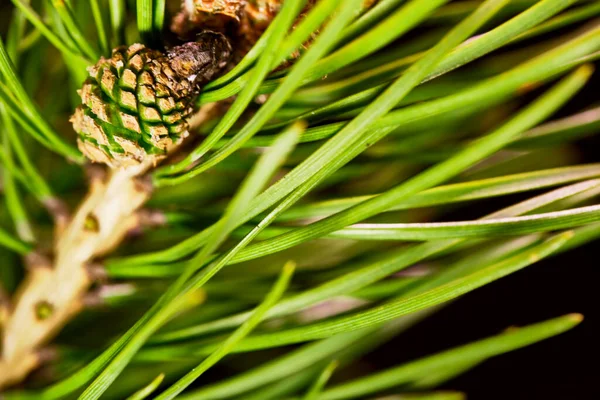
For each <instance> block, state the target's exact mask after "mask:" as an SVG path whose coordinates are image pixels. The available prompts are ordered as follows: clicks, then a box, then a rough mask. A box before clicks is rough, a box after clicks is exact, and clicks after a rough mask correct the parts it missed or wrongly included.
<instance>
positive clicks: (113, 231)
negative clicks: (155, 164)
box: [0, 164, 152, 388]
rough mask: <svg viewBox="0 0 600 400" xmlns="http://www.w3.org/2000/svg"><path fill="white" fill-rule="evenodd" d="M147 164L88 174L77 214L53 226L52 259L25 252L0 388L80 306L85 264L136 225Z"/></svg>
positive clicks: (33, 361)
mask: <svg viewBox="0 0 600 400" xmlns="http://www.w3.org/2000/svg"><path fill="white" fill-rule="evenodd" d="M150 167H152V165H144V164H140V165H137V166H135V167H130V168H126V169H120V170H114V171H112V172H111V173H110V174H109V175H108V177H107V178H106V179H105V180H102V179H93V180H92V181H91V185H90V190H89V193H88V195H87V196H86V198H85V199H84V200H83V201H82V203H81V205H80V207H79V209H78V211H77V212H76V214H75V215H74V216H73V218H72V219H71V220H70V221H69V222H68V223H67V224H65V227H64V229H61V230H59V231H58V232H57V236H56V241H55V244H54V261H53V262H49V261H47V260H46V261H44V260H45V259H44V258H43V257H37V256H34V257H29V261H30V264H31V265H30V267H31V268H30V269H29V273H28V276H27V278H26V279H25V281H24V282H23V283H22V284H21V287H20V288H19V290H18V292H17V295H16V297H15V299H14V308H13V309H12V310H10V311H9V312H8V315H7V316H5V318H4V320H5V323H4V327H3V328H4V334H3V343H2V349H3V350H2V359H1V360H0V388H2V387H6V386H8V385H10V384H12V383H16V382H20V381H21V380H22V379H24V378H25V376H27V374H28V373H29V372H30V371H31V370H33V369H34V368H36V367H37V366H39V364H40V360H41V358H40V350H41V347H42V346H43V345H44V344H45V343H47V342H48V341H49V340H50V339H51V338H52V337H53V336H54V335H55V334H56V333H57V332H58V331H60V329H61V328H62V327H63V326H64V325H65V324H66V323H67V322H68V321H69V320H70V319H71V318H72V316H74V315H75V314H76V313H77V312H79V311H80V309H81V308H82V305H83V299H84V296H85V294H86V293H87V291H88V289H89V287H90V284H91V283H92V280H91V279H90V277H89V274H88V272H87V270H88V269H87V268H86V267H87V265H88V263H89V262H90V261H91V260H93V259H94V258H96V257H99V256H101V255H103V254H106V253H108V252H110V251H111V250H112V249H114V248H115V247H116V246H117V245H119V243H120V242H121V241H122V240H123V238H124V237H125V235H126V234H127V232H128V231H129V230H130V229H132V228H134V227H135V225H136V223H137V221H138V217H137V211H138V209H139V208H140V207H141V206H142V205H143V204H144V203H145V202H146V200H147V199H148V198H149V196H150V192H151V190H150V186H149V185H147V184H143V183H142V182H141V181H140V178H139V177H140V176H141V175H142V174H144V173H145V172H146V171H147V170H148V169H149V168H150Z"/></svg>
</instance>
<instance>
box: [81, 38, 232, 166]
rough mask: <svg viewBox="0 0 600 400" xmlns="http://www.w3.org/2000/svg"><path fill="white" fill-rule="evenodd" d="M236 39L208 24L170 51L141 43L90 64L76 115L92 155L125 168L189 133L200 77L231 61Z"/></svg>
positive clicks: (162, 152) (156, 156)
mask: <svg viewBox="0 0 600 400" xmlns="http://www.w3.org/2000/svg"><path fill="white" fill-rule="evenodd" d="M230 53H231V46H230V45H229V42H228V41H227V39H226V38H225V37H224V36H223V35H222V34H220V33H215V32H211V31H205V32H202V33H200V34H199V35H198V36H197V40H196V41H195V42H189V43H185V44H183V45H181V46H176V47H173V48H171V49H169V50H168V51H167V54H165V53H163V52H161V51H158V50H153V49H149V48H147V47H146V46H144V45H142V44H134V45H131V46H129V47H128V48H126V47H119V48H116V49H115V50H113V52H112V56H111V57H110V58H108V59H105V58H103V57H102V58H101V59H100V61H98V63H96V65H94V66H92V67H90V68H88V72H89V74H90V76H89V78H88V79H87V80H86V81H85V82H84V84H83V87H82V89H81V90H80V91H79V92H78V93H79V95H80V96H81V102H82V104H81V105H80V106H79V107H77V109H76V110H75V114H74V115H73V116H72V117H71V122H72V123H73V127H74V129H75V131H76V132H77V133H78V135H79V137H78V145H79V149H80V150H81V151H82V152H83V153H84V154H85V155H86V156H87V157H88V158H89V159H90V160H91V161H93V162H101V163H105V164H107V165H109V166H110V167H112V168H123V167H128V166H133V165H137V164H140V163H142V162H148V161H150V162H152V163H154V164H156V163H157V162H158V161H160V160H161V159H163V158H164V157H165V156H166V155H167V153H168V152H169V151H170V150H171V149H173V148H175V147H177V146H178V145H179V144H180V143H181V141H182V140H183V139H184V138H185V137H187V136H188V135H189V132H188V123H187V118H188V117H189V116H190V114H191V113H192V112H193V110H194V104H195V100H196V98H197V96H198V94H199V93H200V90H201V87H202V85H204V84H205V83H206V82H208V81H209V80H210V79H212V78H213V77H214V76H215V75H216V74H217V73H219V72H220V71H221V70H222V69H223V67H224V66H225V65H226V64H227V61H228V59H229V55H230Z"/></svg>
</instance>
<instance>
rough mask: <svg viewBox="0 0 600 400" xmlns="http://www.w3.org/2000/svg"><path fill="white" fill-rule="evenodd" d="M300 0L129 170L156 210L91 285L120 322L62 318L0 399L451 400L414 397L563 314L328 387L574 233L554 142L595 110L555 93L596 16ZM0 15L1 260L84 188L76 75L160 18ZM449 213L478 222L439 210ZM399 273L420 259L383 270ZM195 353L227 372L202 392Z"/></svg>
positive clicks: (578, 65)
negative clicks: (39, 363) (193, 117)
mask: <svg viewBox="0 0 600 400" xmlns="http://www.w3.org/2000/svg"><path fill="white" fill-rule="evenodd" d="M305 3H306V2H305V1H303V0H286V1H285V2H284V4H283V7H282V8H281V10H280V12H279V14H278V15H277V16H276V17H275V18H274V20H273V21H272V23H271V24H270V25H269V27H268V28H267V29H266V31H265V32H264V34H263V35H262V36H261V37H260V38H259V39H258V42H257V43H256V44H255V45H254V47H253V48H252V49H250V51H249V52H248V53H246V54H245V55H244V57H243V58H241V60H240V61H239V62H238V63H237V64H236V65H234V66H232V68H231V69H230V70H228V72H227V73H225V74H224V75H222V76H221V77H219V78H217V79H216V80H214V81H212V82H210V83H209V84H208V85H206V87H204V88H203V90H202V93H201V95H200V97H199V99H198V104H199V105H206V104H209V103H213V102H216V101H223V100H227V99H230V98H232V96H235V97H233V98H232V99H231V101H228V103H229V104H228V107H227V108H226V109H225V111H223V113H222V115H218V116H217V117H215V118H214V119H213V120H211V121H208V122H207V123H205V124H204V125H203V126H201V127H200V128H198V132H197V134H198V135H199V136H202V140H197V141H192V142H191V143H190V146H189V147H187V148H184V149H183V150H182V154H183V156H182V157H179V158H177V159H175V160H169V162H168V163H166V164H165V165H162V166H159V167H158V168H156V169H154V170H152V171H150V173H149V174H148V175H149V176H148V178H149V180H152V182H153V184H154V186H155V188H156V192H155V194H154V197H153V198H152V200H151V201H150V203H149V205H150V206H151V207H152V208H154V210H153V211H155V212H156V213H157V214H158V215H159V216H160V217H161V218H162V220H163V222H164V223H163V224H162V225H161V226H152V227H146V228H144V231H143V232H141V234H140V236H139V237H137V238H133V239H128V240H130V242H129V243H128V244H127V245H126V246H121V248H119V249H117V250H116V252H114V253H112V254H108V255H107V256H106V258H105V259H103V260H99V262H101V263H102V266H103V268H104V272H105V274H106V276H107V279H108V280H109V281H110V282H111V283H110V284H105V283H103V284H102V285H105V286H102V288H101V289H100V290H99V291H98V293H99V294H98V296H99V297H100V301H101V302H102V303H103V304H104V306H105V313H106V314H107V315H108V316H109V317H110V318H113V319H115V320H122V321H123V323H124V325H122V326H121V325H120V326H118V327H111V326H104V325H110V324H104V325H103V324H102V323H100V322H97V321H95V320H94V318H91V319H90V318H85V317H81V318H76V319H75V320H74V321H73V324H72V325H73V326H71V327H69V329H68V330H66V331H65V332H64V333H63V334H62V336H61V337H60V338H59V339H58V346H59V347H58V358H57V360H56V361H53V363H52V367H53V371H55V373H54V375H53V376H52V379H51V381H50V382H47V381H45V382H37V381H36V380H35V378H34V379H32V382H30V383H29V382H28V383H27V384H26V385H25V387H24V388H23V389H21V388H19V389H15V390H12V391H9V392H8V393H6V394H5V395H4V396H5V398H7V399H48V400H49V399H62V398H75V397H77V396H79V398H80V399H97V398H130V399H143V398H160V399H171V398H175V397H177V398H182V399H227V398H231V399H233V398H235V399H239V398H243V399H261V400H264V399H282V398H288V397H289V398H302V399H310V400H316V399H329V400H333V399H350V398H364V396H371V395H372V396H375V395H384V394H390V395H391V397H390V399H393V398H396V397H394V395H395V394H398V396H399V397H398V398H415V399H429V398H431V399H438V398H439V399H455V398H462V394H460V393H455V392H443V391H435V388H436V387H437V386H439V385H441V384H443V383H444V382H446V381H448V380H450V379H452V378H453V377H455V376H457V375H459V374H461V373H464V372H466V371H468V370H469V369H471V368H474V367H476V366H477V365H479V364H480V363H482V362H484V361H485V360H487V359H489V358H491V357H495V356H499V355H501V354H503V353H506V352H509V351H513V350H516V349H519V348H521V347H524V346H527V345H531V344H534V343H536V342H538V341H541V340H544V339H547V338H550V337H552V336H554V335H557V334H560V333H562V332H565V331H567V330H569V329H571V328H573V327H575V326H576V325H577V324H578V323H579V322H580V321H581V316H580V315H578V314H571V315H567V316H563V317H559V318H555V319H552V320H548V321H545V322H540V323H536V324H533V325H529V326H525V327H522V328H518V329H515V328H512V329H509V330H507V331H505V332H503V333H502V334H500V335H497V336H493V337H490V338H487V339H483V340H480V341H476V342H473V343H471V344H467V345H464V346H460V347H457V348H454V349H450V350H446V351H443V352H441V353H438V354H434V355H430V356H425V357H423V358H421V359H418V360H414V361H409V362H407V363H404V364H401V365H399V366H397V367H393V368H390V369H388V370H385V371H380V372H376V373H374V374H371V375H368V376H362V377H359V378H354V379H352V380H343V376H344V374H341V373H340V374H339V375H340V376H341V377H342V381H341V382H339V383H338V380H337V379H336V380H335V382H336V383H334V384H331V383H328V382H329V380H330V378H331V375H332V374H333V373H334V372H336V374H335V378H337V377H338V373H337V371H338V370H343V369H344V368H347V367H350V366H352V365H354V364H355V362H356V361H357V360H359V359H360V358H361V357H362V356H363V355H364V354H366V353H368V352H369V351H371V350H372V349H374V348H376V347H378V346H382V345H384V344H385V342H386V341H387V340H389V339H391V338H393V337H395V336H397V335H399V334H401V333H402V332H403V331H404V330H406V329H408V328H410V327H411V326H413V325H414V324H416V323H418V322H419V321H420V320H421V319H423V318H425V317H427V316H428V315H429V314H431V313H433V312H435V311H436V310H438V309H439V308H440V307H442V306H443V305H444V304H446V303H447V302H449V301H451V300H453V299H456V298H457V297H459V296H462V295H465V294H467V293H469V292H471V291H473V290H476V289H478V288H480V287H482V286H484V285H487V284H491V283H492V282H494V281H496V280H498V279H501V278H503V277H505V276H507V275H509V274H512V273H516V272H518V271H519V270H521V269H523V268H526V267H529V266H530V265H533V264H535V263H536V262H538V261H539V260H542V259H545V258H547V257H551V256H553V255H555V254H558V253H560V252H564V251H568V250H570V249H573V248H575V247H577V246H580V245H583V244H586V243H589V242H591V241H594V240H597V239H598V237H600V206H598V205H597V204H596V203H597V196H598V195H599V194H600V165H599V164H583V163H582V161H581V159H580V158H578V156H574V154H575V152H574V149H575V146H576V141H577V140H578V139H580V138H582V137H585V136H590V135H594V134H596V133H597V132H598V131H599V129H600V111H599V110H600V108H599V107H598V105H597V104H588V103H587V102H586V101H585V99H582V98H580V97H578V95H577V93H578V92H579V91H580V90H581V89H582V88H583V87H585V85H586V83H587V82H588V79H589V78H590V76H591V74H592V72H593V66H592V63H593V62H595V61H596V60H598V58H599V57H600V28H599V27H598V24H597V21H596V20H594V18H597V17H598V15H600V7H599V6H598V4H597V2H589V1H576V0H569V1H564V0H541V1H519V2H508V1H507V0H486V1H481V2H452V1H449V0H439V1H431V0H410V1H398V0H380V1H379V2H378V3H377V4H376V5H375V6H374V7H372V8H370V9H365V8H363V7H362V4H363V1H362V0H352V1H344V2H339V1H335V0H320V1H318V2H317V4H316V5H315V6H314V7H313V8H312V9H311V10H309V11H307V12H306V13H305V15H304V17H303V19H302V20H301V21H299V22H295V21H296V18H297V16H298V14H299V13H301V11H302V10H303V8H304V6H305ZM13 4H14V6H13V7H10V9H11V10H12V13H13V14H12V17H11V21H10V25H9V26H8V27H7V29H3V30H2V31H3V39H2V40H1V41H0V103H1V104H0V117H1V118H0V120H1V121H2V126H1V129H2V135H1V146H0V163H1V166H2V181H3V187H2V188H3V197H4V204H5V207H4V206H3V208H5V209H6V212H2V216H4V215H6V217H7V218H5V219H6V220H7V221H10V222H11V223H12V225H8V224H5V223H4V220H3V221H2V222H3V226H2V227H1V228H0V246H2V247H4V248H5V249H2V250H3V251H11V252H14V253H17V254H19V255H24V256H25V255H30V254H31V252H32V251H33V250H35V249H36V247H37V246H39V247H40V248H43V247H44V246H45V247H49V246H48V245H47V243H49V242H50V241H51V239H50V237H51V235H50V234H49V233H48V232H49V231H50V230H51V227H50V226H49V225H50V224H49V223H48V216H47V215H46V213H44V212H42V210H43V209H44V208H50V209H51V208H52V207H51V205H52V204H54V202H55V200H57V199H59V198H62V199H64V200H66V201H67V202H70V203H76V202H77V200H78V199H80V198H81V193H82V192H84V190H85V183H84V182H83V180H82V179H81V178H80V175H81V171H80V169H81V167H80V165H79V164H82V163H83V161H84V160H83V157H82V155H81V154H80V153H79V151H78V150H77V149H76V148H75V147H74V145H73V143H74V141H75V135H74V133H73V132H71V129H70V126H69V125H67V119H68V116H69V115H70V114H71V112H72V110H73V108H74V106H76V105H77V101H78V98H77V97H76V96H73V94H74V93H75V90H76V88H78V87H80V84H81V82H82V81H83V79H84V78H85V77H86V76H87V73H86V71H85V68H86V67H87V66H88V65H90V64H93V63H95V62H96V60H97V59H98V58H99V57H100V56H101V55H103V56H107V55H109V54H110V51H111V49H112V48H113V47H115V46H117V45H121V44H131V43H128V42H126V41H130V42H131V41H132V40H136V39H134V38H136V37H137V36H136V35H137V34H138V33H139V37H141V39H142V40H143V41H144V42H145V43H146V44H147V45H149V46H154V47H158V48H160V47H163V46H164V45H166V43H167V42H166V38H167V37H168V36H169V35H166V34H165V30H166V29H167V27H168V25H169V18H170V17H171V16H172V15H171V12H170V11H169V10H171V11H172V9H170V8H169V7H168V6H169V5H170V4H169V2H166V1H165V0H137V1H135V2H133V1H131V2H128V1H125V0H92V1H90V2H71V1H64V0H44V1H35V2H29V1H26V0H13ZM3 11H4V9H3ZM594 21H596V22H594ZM5 31H6V33H4V32H5ZM307 41H310V42H311V43H310V45H308V46H305V47H304V46H303V45H304V44H305V43H306V42H307ZM234 47H235V43H234ZM38 61H39V62H38ZM40 62H42V63H43V65H44V67H42V68H40V67H39V64H40ZM565 104H569V107H568V108H565V107H564V105H565ZM515 194H519V195H520V196H521V197H520V199H521V200H520V201H519V202H517V203H513V200H511V199H513V198H512V197H509V196H510V195H515ZM492 199H495V202H492V201H491V200H492ZM496 202H498V203H496ZM492 204H502V207H501V208H500V209H498V210H493V211H491V210H490V207H491V205H492ZM472 206H475V207H480V208H477V210H482V211H481V215H483V216H482V217H481V218H479V219H471V217H470V216H471V215H472V213H469V214H467V213H466V212H465V213H464V216H461V215H462V214H463V211H465V210H466V209H467V208H468V207H472ZM483 210H485V212H487V215H485V212H484V211H483ZM450 213H452V220H451V221H449V222H440V221H441V220H445V221H448V219H447V216H448V215H450ZM9 262H10V261H7V267H6V268H7V270H8V269H14V270H17V271H18V270H19V268H21V266H20V264H18V263H16V262H15V263H14V265H8V263H9ZM420 262H430V263H432V264H433V265H435V266H436V268H434V269H433V270H432V271H427V273H425V274H422V275H417V276H411V277H408V276H403V275H401V274H398V273H399V272H401V271H403V270H406V269H408V268H411V267H412V266H414V265H415V264H417V263H420ZM292 264H295V265H296V268H295V273H294V279H292V269H293V268H291V265H292ZM282 265H286V267H285V268H284V270H283V272H281V273H280V269H281V266H282ZM3 268H4V266H3ZM277 274H279V278H278V279H277V280H276V283H275V285H274V286H272V287H271V283H272V282H273V281H275V279H274V276H275V275H277ZM0 283H2V282H0ZM2 286H3V285H2ZM6 286H7V287H8V286H9V285H8V282H7V284H6ZM111 288H115V290H111ZM284 292H286V295H285V296H283V294H284ZM344 299H345V300H346V301H347V302H348V303H347V304H346V303H343V304H345V306H347V307H346V308H344V307H342V308H343V309H337V308H336V305H337V304H338V303H336V302H339V301H341V300H344ZM200 302H201V303H202V304H201V305H200V306H198V304H199V303H200ZM323 309H324V310H326V311H327V312H326V313H325V315H321V311H322V310H323ZM320 310H321V311H320ZM140 315H141V316H140ZM99 318H101V316H100V317H99ZM532 319H535V316H532ZM498 328H499V329H501V328H504V327H501V326H499V327H498ZM82 332H86V335H89V338H88V337H87V336H86V338H85V339H84V340H83V341H81V340H79V341H74V340H71V338H77V337H81V336H82ZM291 344H298V345H299V346H298V347H295V348H287V347H284V346H287V345H291ZM258 350H264V351H266V352H268V353H265V354H267V356H266V357H267V361H265V357H263V356H262V355H258V354H256V355H255V354H254V353H252V352H255V351H258ZM242 352H243V353H245V354H244V356H243V357H244V358H243V359H242V358H241V356H236V355H235V354H236V353H242ZM242 360H243V361H244V362H242ZM216 363H224V364H232V365H235V366H236V368H235V369H233V370H234V371H236V372H232V373H231V374H230V375H227V376H224V377H222V379H221V380H218V381H216V382H206V381H202V377H201V375H202V374H203V373H205V372H206V371H207V370H208V369H209V368H211V367H213V366H214V365H215V364H216ZM199 378H200V379H199ZM33 387H35V388H36V389H32V388H33ZM159 393H160V394H159ZM128 396H129V397H128ZM294 396H296V397H294Z"/></svg>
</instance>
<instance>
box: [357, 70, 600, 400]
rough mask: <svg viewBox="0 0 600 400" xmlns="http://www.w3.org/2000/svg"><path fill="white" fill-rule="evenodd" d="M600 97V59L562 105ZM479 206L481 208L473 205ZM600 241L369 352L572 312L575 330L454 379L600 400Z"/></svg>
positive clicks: (479, 390) (599, 145)
mask: <svg viewBox="0 0 600 400" xmlns="http://www.w3.org/2000/svg"><path fill="white" fill-rule="evenodd" d="M599 101H600V63H596V72H595V74H594V76H593V78H592V79H591V81H590V82H589V84H588V85H587V87H586V88H585V89H584V90H583V91H582V92H581V93H580V94H579V95H578V96H577V97H576V98H575V99H574V100H573V101H571V102H570V103H569V104H568V105H567V106H566V107H565V108H564V109H563V110H562V112H561V114H562V113H566V114H568V113H569V112H576V111H577V110H581V109H583V108H585V107H586V106H589V105H590V104H594V103H596V104H598V102H599ZM578 148H579V151H580V152H581V157H582V162H587V163H591V162H599V161H600V135H594V136H593V137H590V138H586V139H584V140H580V141H579V142H578ZM474 211H475V212H476V211H477V210H474ZM599 250H600V240H597V241H596V242H592V243H589V244H587V245H585V246H582V247H580V248H577V249H574V250H572V251H570V252H568V253H566V254H561V255H558V256H555V257H552V258H549V259H545V260H543V261H540V262H538V263H536V264H534V265H532V266H531V267H528V268H525V269H524V270H522V271H520V272H517V273H515V274H512V275H510V276H508V277H506V278H503V279H501V280H499V281H496V282H494V283H492V284H490V285H487V286H484V287H483V288H481V289H478V290H476V291H474V292H471V293H469V294H467V295H465V296H463V297H461V298H459V299H458V300H457V301H455V302H454V303H451V304H450V305H448V306H446V307H445V308H443V309H441V310H440V311H438V312H437V313H436V314H434V315H432V316H431V317H429V318H427V319H425V320H424V321H423V322H421V323H419V324H418V325H416V326H415V327H414V328H411V329H410V330H409V331H407V332H406V333H403V334H402V335H400V336H399V337H398V338H396V339H395V340H394V341H392V342H391V343H389V344H388V345H386V346H384V347H382V348H381V349H379V350H378V351H375V352H373V353H372V354H370V355H369V356H368V357H367V362H368V363H369V364H370V365H372V366H373V367H374V368H376V369H380V368H385V367H392V366H395V365H398V363H399V357H401V359H402V360H410V359H415V358H418V357H422V356H425V355H428V354H433V353H434V352H436V351H442V350H445V349H448V348H450V347H453V346H458V345H461V344H466V343H468V342H471V341H473V340H478V339H481V338H484V337H487V336H490V335H494V334H497V333H499V332H500V331H502V330H503V329H505V328H506V327H509V326H513V325H517V326H518V325H526V324H531V323H535V322H539V321H543V320H545V319H550V318H554V317H557V316H560V315H564V314H569V313H581V314H583V315H584V317H585V319H584V321H583V322H582V323H581V324H580V325H579V326H577V327H575V328H574V329H573V330H571V331H568V332H566V333H564V334H562V335H559V336H556V337H554V338H551V339H548V340H545V341H543V342H540V343H537V344H534V345H532V346H529V347H526V348H523V349H520V350H517V351H514V352H512V353H508V354H505V355H501V356H499V357H496V358H492V359H490V360H488V361H486V362H484V363H483V364H481V365H479V366H477V367H475V368H474V369H472V370H470V371H469V372H467V373H465V374H464V375H461V376H459V377H458V378H456V379H454V380H452V381H449V382H447V383H446V384H444V385H443V386H442V388H444V389H452V390H460V391H463V392H465V393H466V394H467V395H468V399H469V400H480V399H486V400H495V399H502V400H507V399H511V400H514V399H600V384H599V381H600V378H599V376H598V375H599V374H600V367H599V366H598V363H599V357H600V351H599V349H600V346H599V342H598V333H599V332H600V330H599V328H600V303H599V301H598V294H599V291H598V285H599V282H600V261H599V260H600V251H599Z"/></svg>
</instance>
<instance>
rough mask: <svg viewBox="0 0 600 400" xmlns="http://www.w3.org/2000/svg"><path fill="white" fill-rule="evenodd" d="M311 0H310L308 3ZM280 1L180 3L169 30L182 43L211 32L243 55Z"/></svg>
mask: <svg viewBox="0 0 600 400" xmlns="http://www.w3.org/2000/svg"><path fill="white" fill-rule="evenodd" d="M313 1H314V0H310V1H309V3H312V2H313ZM281 2H282V0H184V1H182V5H181V12H180V13H179V14H177V15H176V16H175V18H174V19H173V22H172V24H171V30H172V31H173V32H175V33H176V34H177V35H178V36H179V37H180V38H182V39H183V40H188V39H189V38H190V37H191V36H193V35H194V34H195V32H197V31H198V29H206V28H209V29H213V30H216V31H219V32H222V33H224V34H226V35H228V36H229V37H232V38H234V39H235V42H236V51H237V52H238V53H242V54H243V53H245V51H247V50H248V49H249V48H250V47H252V45H253V44H254V43H255V42H256V40H257V39H258V38H259V37H260V35H261V34H262V33H263V31H264V30H265V29H266V28H267V26H269V24H270V23H271V20H272V19H273V18H274V17H275V15H277V12H278V11H279V9H280V8H281ZM244 50H245V51H244ZM237 55H238V56H239V54H237ZM237 58H239V57H237Z"/></svg>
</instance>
